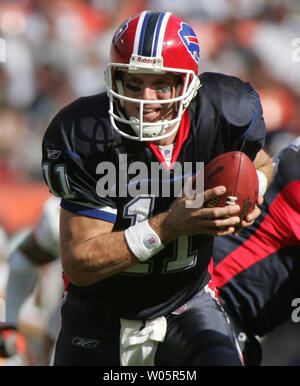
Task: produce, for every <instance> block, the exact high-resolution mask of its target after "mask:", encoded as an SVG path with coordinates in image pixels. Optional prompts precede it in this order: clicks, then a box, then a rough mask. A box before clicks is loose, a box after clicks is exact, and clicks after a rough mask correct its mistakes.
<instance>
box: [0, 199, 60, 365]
mask: <svg viewBox="0 0 300 386" xmlns="http://www.w3.org/2000/svg"><path fill="white" fill-rule="evenodd" d="M59 203H60V199H58V198H57V197H51V198H49V199H48V200H47V201H46V202H45V204H44V206H43V212H42V215H41V219H40V221H39V222H38V224H37V225H36V226H35V227H34V228H33V229H32V230H31V231H30V232H29V233H26V234H25V235H24V237H22V238H21V239H20V240H19V242H18V244H17V245H16V246H15V248H14V249H13V251H12V252H11V254H10V256H9V259H8V264H9V272H8V280H7V285H6V290H5V293H6V297H5V298H6V299H5V300H6V302H5V303H6V307H5V316H6V318H5V323H1V325H0V365H3V366H7V365H28V364H31V358H30V351H31V350H30V349H32V347H31V348H29V350H28V346H30V345H28V344H27V343H28V342H26V339H25V337H24V336H23V334H22V333H21V332H22V326H21V327H20V310H21V307H22V306H23V305H24V302H25V300H26V299H27V298H28V296H29V295H32V294H33V291H34V289H36V288H37V287H36V285H37V283H38V278H39V276H38V270H39V267H41V266H45V265H46V264H51V263H52V262H54V261H59V258H60V253H59V211H60V205H59ZM55 271H56V272H57V270H54V275H51V278H50V279H49V280H51V283H50V286H49V288H47V291H46V292H47V294H43V295H42V296H44V298H45V297H46V298H47V302H46V304H42V306H43V307H42V306H41V308H40V309H39V310H41V309H43V310H44V311H46V312H47V314H49V325H48V326H47V335H48V337H47V341H48V339H49V340H52V341H54V339H55V337H56V335H57V328H58V320H59V319H57V318H56V319H54V317H55V315H56V313H57V308H58V306H59V304H60V298H61V295H62V292H63V286H62V283H61V282H62V280H61V277H59V276H60V275H59V276H57V278H56V279H55ZM46 274H48V275H49V271H47V272H46ZM46 284H49V283H46ZM40 291H41V289H40ZM42 296H41V293H40V296H39V297H40V298H41V297H42ZM42 303H45V302H42ZM45 316H46V315H45ZM50 322H51V324H50ZM23 323H24V321H23ZM21 324H22V321H21ZM23 327H24V326H23ZM40 363H46V364H47V363H49V361H48V362H47V358H45V362H43V361H42V360H40Z"/></svg>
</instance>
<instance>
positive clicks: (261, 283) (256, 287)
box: [213, 137, 300, 365]
mask: <svg viewBox="0 0 300 386" xmlns="http://www.w3.org/2000/svg"><path fill="white" fill-rule="evenodd" d="M273 162H274V169H275V171H274V177H273V180H272V183H271V185H270V187H269V188H268V190H267V192H266V194H265V196H264V203H263V204H262V205H261V206H260V209H261V211H262V214H261V216H260V217H258V218H257V219H256V220H255V221H254V223H253V224H252V225H251V226H249V227H248V228H245V229H243V231H242V232H240V233H239V235H238V237H232V236H231V235H228V236H226V237H216V238H215V242H214V252H213V258H214V265H215V267H214V281H215V283H216V285H217V287H218V288H219V289H220V294H219V295H220V299H221V301H222V304H223V305H224V307H225V309H226V310H227V312H228V313H229V314H230V315H231V318H232V321H233V322H235V324H236V330H237V331H239V332H240V333H241V334H240V337H241V340H242V341H243V342H242V344H244V345H245V349H244V350H243V352H244V356H245V360H246V363H248V364H252V365H254V364H259V363H260V361H261V349H260V345H259V340H257V339H256V336H258V337H264V336H265V335H266V334H267V333H269V332H271V331H272V330H273V329H274V328H275V327H277V326H279V325H280V324H282V323H284V322H287V321H288V320H289V319H290V318H291V317H292V313H293V311H294V310H295V307H296V306H297V303H296V304H295V300H296V301H297V299H299V294H300V280H299V278H300V261H299V256H300V137H297V138H296V139H295V140H294V141H293V142H292V143H291V144H290V145H289V146H287V147H286V148H284V149H283V150H282V151H281V152H280V153H279V154H278V155H276V156H275V157H274V158H273ZM245 343H246V344H245Z"/></svg>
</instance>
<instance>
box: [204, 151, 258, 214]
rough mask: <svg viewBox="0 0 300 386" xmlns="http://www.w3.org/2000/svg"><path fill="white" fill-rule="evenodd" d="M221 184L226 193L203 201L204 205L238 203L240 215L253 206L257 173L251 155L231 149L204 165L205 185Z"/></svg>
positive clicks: (256, 192)
mask: <svg viewBox="0 0 300 386" xmlns="http://www.w3.org/2000/svg"><path fill="white" fill-rule="evenodd" d="M218 185H223V186H225V187H226V193H225V194H223V195H222V196H216V197H214V198H212V199H210V200H208V201H206V202H205V203H204V207H207V208H212V207H216V206H218V207H224V206H227V205H234V204H238V205H239V206H240V212H239V213H238V215H239V216H240V218H241V219H243V218H244V217H245V216H246V215H247V214H248V213H249V212H252V210H253V209H254V207H255V203H256V201H257V195H258V177H257V173H256V169H255V166H254V164H253V162H252V161H251V159H250V158H249V157H248V156H247V155H246V154H245V153H243V152H240V151H231V152H228V153H223V154H221V155H219V156H218V157H216V158H214V159H212V160H211V161H210V162H209V163H207V164H206V165H205V167H204V188H205V190H207V189H211V188H213V187H215V186H218Z"/></svg>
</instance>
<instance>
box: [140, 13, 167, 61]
mask: <svg viewBox="0 0 300 386" xmlns="http://www.w3.org/2000/svg"><path fill="white" fill-rule="evenodd" d="M170 15H171V13H170V12H161V11H159V12H157V11H144V12H142V14H141V16H140V18H139V21H138V25H137V29H136V34H135V39H134V47H133V54H135V55H140V56H149V57H160V56H161V54H162V48H163V40H164V35H165V31H166V27H167V23H168V20H169V17H170Z"/></svg>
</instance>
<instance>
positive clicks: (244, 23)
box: [0, 0, 300, 365]
mask: <svg viewBox="0 0 300 386" xmlns="http://www.w3.org/2000/svg"><path fill="white" fill-rule="evenodd" d="M146 8H159V9H166V10H169V11H171V12H174V13H175V14H177V15H178V16H180V17H182V18H184V19H185V20H187V21H188V22H189V23H190V24H191V25H192V26H193V28H194V30H195V32H196V33H197V35H198V38H199V42H200V57H201V61H200V72H204V71H214V72H224V73H227V74H231V75H235V76H238V77H240V78H242V79H243V80H245V81H249V82H250V83H251V84H252V85H253V86H254V88H255V89H256V90H257V91H258V92H259V93H260V96H261V100H262V105H263V109H264V115H265V120H266V124H267V129H268V135H267V140H266V146H265V149H266V150H267V151H268V152H269V154H271V155H273V154H275V153H276V152H278V151H279V150H280V149H281V148H282V147H283V146H285V145H286V144H287V143H289V142H290V141H291V140H292V139H293V138H295V137H296V136H298V135H300V103H299V102H300V1H299V0H282V1H281V0H278V1H277V0H211V1H204V0H203V1H202V0H198V1H195V0H186V1H182V0H51V1H49V0H10V1H9V0H0V255H1V257H0V298H1V297H2V299H3V297H4V295H3V291H4V287H5V281H6V277H7V264H6V263H7V261H6V260H7V256H8V254H9V251H10V249H11V248H12V247H13V245H14V244H15V242H16V240H17V239H18V237H20V235H21V234H22V233H23V232H26V231H27V230H28V229H30V227H32V226H34V224H35V223H36V221H37V220H38V218H39V215H40V211H41V208H42V205H43V203H44V201H45V200H46V198H47V197H49V193H48V190H47V188H46V186H45V185H44V183H43V180H42V174H41V168H40V158H41V151H40V149H41V139H42V136H43V133H44V131H45V129H46V127H47V125H48V123H49V122H50V120H51V118H52V117H53V116H54V114H55V113H56V112H57V111H58V110H59V109H60V108H61V107H63V106H64V105H66V104H67V103H69V102H70V101H72V100H73V99H75V98H77V97H79V96H83V95H88V94H93V93H98V92H100V91H104V90H105V84H104V76H103V71H104V68H105V65H106V63H107V62H108V58H109V47H110V42H111V38H112V35H113V32H114V31H115V29H116V28H117V27H118V26H119V24H120V23H121V22H122V21H123V20H124V19H125V18H127V17H128V16H131V15H134V14H136V13H138V12H140V11H141V10H143V9H146ZM299 258H300V257H299ZM50 276H51V275H50ZM48 277H49V276H48ZM50 284H51V283H50ZM48 285H49V281H48ZM47 290H48V291H49V293H50V292H51V286H50V287H48V289H46V292H47ZM2 303H3V301H2V302H1V303H0V312H1V304H2ZM2 305H3V304H2ZM41 312H42V311H41ZM25 314H26V313H25ZM26 315H27V314H26ZM32 315H33V314H30V313H29V316H28V315H27V316H24V319H25V322H24V325H25V327H24V329H25V333H27V334H28V335H29V338H32V339H38V337H39V334H41V333H42V332H41V331H42V330H43V328H44V327H43V318H42V317H41V316H40V315H36V314H35V316H34V318H35V322H33V320H31V319H30V318H33V316H32ZM0 316H1V315H0ZM26 317H27V321H26ZM39 323H41V326H40V325H39ZM26 326H27V330H30V331H31V332H28V331H27V330H26ZM32 331H33V332H32ZM299 332H300V326H299V325H298V324H295V323H292V322H291V323H289V326H288V327H287V326H281V327H280V328H279V329H278V330H276V331H275V332H274V333H272V334H270V336H268V337H267V338H266V339H265V340H264V342H263V347H264V352H265V356H264V362H263V364H265V365H295V364H297V365H299V364H300V347H299V344H298V342H299ZM30 334H31V335H30ZM36 363H38V360H37V362H36Z"/></svg>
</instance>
